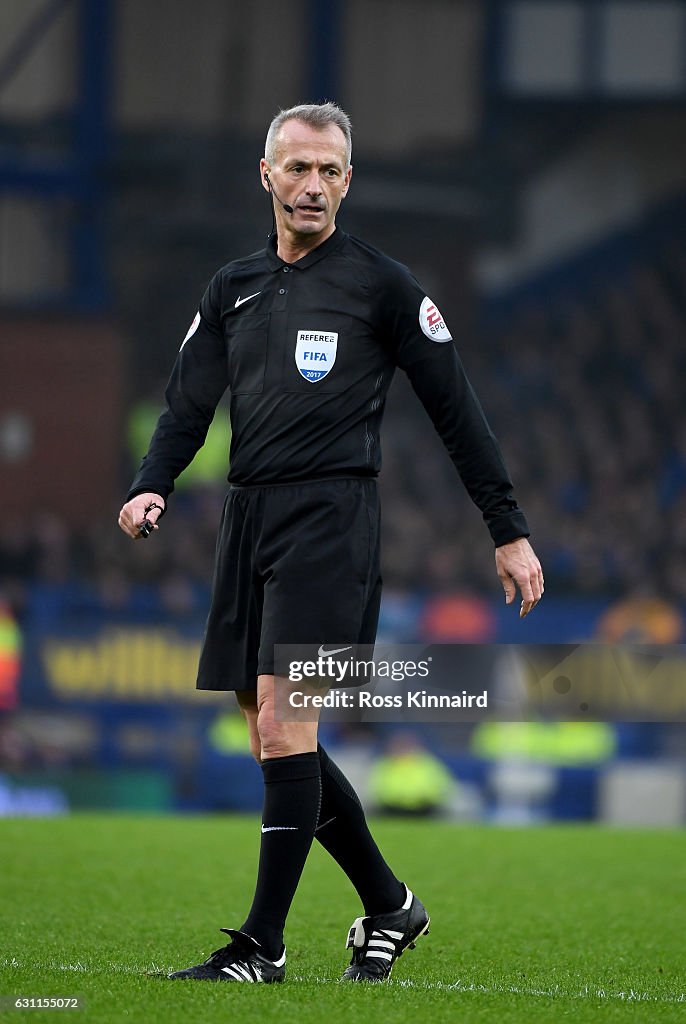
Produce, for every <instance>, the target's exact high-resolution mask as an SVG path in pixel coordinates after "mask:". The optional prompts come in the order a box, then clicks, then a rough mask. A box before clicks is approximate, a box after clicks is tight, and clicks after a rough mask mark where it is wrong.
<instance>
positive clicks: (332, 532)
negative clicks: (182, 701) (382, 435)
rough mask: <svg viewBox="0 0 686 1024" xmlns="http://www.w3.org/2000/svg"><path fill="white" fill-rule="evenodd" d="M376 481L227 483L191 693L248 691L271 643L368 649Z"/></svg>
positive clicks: (373, 618) (373, 602)
mask: <svg viewBox="0 0 686 1024" xmlns="http://www.w3.org/2000/svg"><path fill="white" fill-rule="evenodd" d="M379 527H380V509H379V499H378V493H377V486H376V480H374V479H366V478H361V477H355V478H340V479H334V480H317V481H312V482H309V483H299V484H276V485H272V486H265V487H232V488H231V489H230V491H229V493H228V495H227V498H226V502H225V505H224V512H223V515H222V520H221V524H220V527H219V537H218V539H217V556H216V563H215V571H214V581H213V585H212V604H211V607H210V613H209V616H208V619H207V627H206V629H205V638H204V641H203V648H202V653H201V655H200V665H199V668H198V683H197V686H198V689H199V690H254V689H255V688H256V686H257V676H258V675H263V674H265V675H272V674H273V673H274V644H317V645H320V644H325V645H340V646H342V645H344V644H373V643H374V640H375V638H376V628H377V623H378V618H379V605H380V602H381V572H380V566H379V532H380V531H379Z"/></svg>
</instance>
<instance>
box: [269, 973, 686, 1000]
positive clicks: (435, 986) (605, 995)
mask: <svg viewBox="0 0 686 1024" xmlns="http://www.w3.org/2000/svg"><path fill="white" fill-rule="evenodd" d="M289 980H291V981H317V982H320V983H324V984H331V983H334V984H338V979H335V978H320V977H314V978H307V977H304V976H303V975H300V976H297V975H292V976H291V977H290V979H289ZM386 984H387V985H389V986H390V987H392V988H393V987H398V988H413V989H416V990H417V991H420V992H421V991H443V992H483V993H484V994H485V995H502V994H508V995H517V996H530V997H534V998H537V999H541V998H543V999H611V1000H617V1001H618V1002H626V1003H630V1002H641V1003H686V993H683V992H682V993H680V994H679V995H675V996H662V995H658V994H651V993H650V992H636V991H634V989H629V990H628V991H627V992H612V991H608V990H607V989H604V988H593V987H592V986H591V985H584V987H583V988H582V989H581V990H579V991H575V992H569V991H566V990H565V989H563V988H560V986H559V985H556V986H555V988H549V989H544V988H524V987H520V986H519V985H498V984H495V985H483V984H481V983H479V982H468V983H467V982H462V981H454V982H445V981H426V982H422V981H412V980H410V979H391V980H390V981H388V982H386Z"/></svg>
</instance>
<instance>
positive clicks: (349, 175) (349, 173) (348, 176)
mask: <svg viewBox="0 0 686 1024" xmlns="http://www.w3.org/2000/svg"><path fill="white" fill-rule="evenodd" d="M352 176H353V165H352V164H351V165H350V167H349V168H348V170H347V171H346V172H345V178H344V179H343V192H342V195H343V198H344V199H345V197H346V196H347V194H348V189H349V188H350V179H351V178H352Z"/></svg>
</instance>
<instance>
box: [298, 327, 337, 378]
mask: <svg viewBox="0 0 686 1024" xmlns="http://www.w3.org/2000/svg"><path fill="white" fill-rule="evenodd" d="M337 348H338V334H334V333H333V332H332V331H298V340H297V342H296V345H295V365H296V366H297V367H298V370H299V371H300V374H301V376H303V377H304V378H305V380H309V381H311V382H312V384H315V383H316V382H317V381H318V380H323V379H324V377H326V375H327V373H328V372H329V371H330V370H331V368H332V367H333V364H334V363H335V362H336V349H337Z"/></svg>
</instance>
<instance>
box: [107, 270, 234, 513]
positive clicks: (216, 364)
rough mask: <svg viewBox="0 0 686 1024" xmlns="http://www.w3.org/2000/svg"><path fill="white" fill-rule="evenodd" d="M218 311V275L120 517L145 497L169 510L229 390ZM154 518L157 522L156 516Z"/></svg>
mask: <svg viewBox="0 0 686 1024" xmlns="http://www.w3.org/2000/svg"><path fill="white" fill-rule="evenodd" d="M220 309H221V278H220V276H219V274H217V275H215V277H214V278H213V280H212V282H211V283H210V286H209V288H208V289H207V291H206V292H205V295H204V296H203V299H202V302H201V304H200V310H199V311H198V314H197V316H196V318H195V320H194V321H193V323H192V324H191V327H190V330H189V332H188V334H187V335H186V338H185V340H184V342H183V344H182V346H181V350H180V352H179V354H178V356H177V358H176V362H175V363H174V368H173V370H172V374H171V377H170V379H169V384H168V385H167V389H166V392H165V399H166V405H165V408H164V410H163V412H162V414H161V416H160V418H159V420H158V421H157V426H156V428H155V432H154V433H153V436H152V440H151V441H150V447H149V448H148V453H147V455H145V457H144V458H143V460H142V462H141V464H140V467H139V469H138V472H137V474H136V476H135V478H134V481H133V483H132V485H131V487H130V489H129V492H128V494H127V496H126V504H125V505H124V508H123V509H122V514H124V513H125V510H127V507H128V506H129V505H130V504H131V502H132V500H133V499H135V498H139V499H142V498H147V499H148V504H149V503H150V501H151V500H155V501H158V502H159V499H160V498H161V499H162V501H161V504H163V505H164V506H166V501H167V498H168V496H169V495H170V494H171V492H172V491H173V489H174V481H175V480H176V478H177V476H178V475H179V474H180V473H181V472H182V471H183V470H184V469H185V468H186V466H188V465H189V464H190V462H192V460H193V458H194V456H195V454H196V452H197V451H198V449H199V448H201V447H202V445H203V443H204V441H205V438H206V436H207V431H208V429H209V426H210V423H211V422H212V418H213V417H214V413H215V410H216V408H217V405H218V403H219V400H220V398H221V397H222V395H223V394H224V392H225V390H226V388H227V386H228V365H227V355H226V347H225V344H224V339H223V335H222V330H221V322H220V316H219V314H220ZM227 461H228V453H227ZM138 504H140V501H139V502H138ZM139 511H140V510H139V509H138V508H136V509H135V510H134V509H133V508H132V509H131V510H130V512H131V516H134V517H135V516H137V515H138V513H139ZM131 516H129V515H128V514H125V515H124V519H125V520H126V521H127V522H128V520H129V518H131ZM150 518H151V521H153V520H154V516H151V517H150ZM120 525H122V529H124V530H125V532H130V531H129V530H126V528H125V526H124V525H123V524H122V523H121V516H120Z"/></svg>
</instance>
